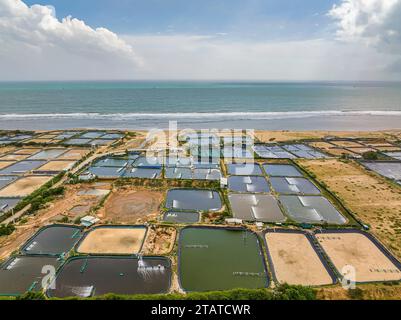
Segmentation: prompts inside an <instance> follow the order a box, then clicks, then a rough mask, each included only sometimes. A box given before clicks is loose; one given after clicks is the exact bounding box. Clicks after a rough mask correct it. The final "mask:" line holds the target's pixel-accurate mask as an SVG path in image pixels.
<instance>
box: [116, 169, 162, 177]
mask: <svg viewBox="0 0 401 320" xmlns="http://www.w3.org/2000/svg"><path fill="white" fill-rule="evenodd" d="M161 174H162V169H161V168H149V167H146V168H141V167H140V168H132V169H130V170H126V171H124V173H123V175H122V176H123V177H124V178H142V179H158V178H160V177H161Z"/></svg>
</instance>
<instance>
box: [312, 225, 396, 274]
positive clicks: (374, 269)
mask: <svg viewBox="0 0 401 320" xmlns="http://www.w3.org/2000/svg"><path fill="white" fill-rule="evenodd" d="M316 237H317V239H318V240H319V243H320V245H321V246H322V248H323V249H324V250H325V251H326V253H327V255H328V256H329V258H330V260H331V261H332V262H333V264H334V266H335V267H336V269H337V270H338V271H339V272H340V273H341V271H342V269H343V268H344V267H345V266H348V265H349V266H353V267H354V268H355V271H356V281H357V282H369V281H395V280H400V279H401V271H400V270H399V269H398V268H397V267H396V266H395V265H394V264H393V263H392V262H391V261H390V259H389V258H387V257H386V256H385V255H384V254H383V253H382V252H381V251H380V250H379V248H378V247H377V246H376V245H375V244H374V243H373V242H372V241H371V240H370V239H369V238H368V237H366V236H365V235H363V234H360V233H348V232H347V233H319V234H317V235H316Z"/></svg>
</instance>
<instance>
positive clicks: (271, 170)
mask: <svg viewBox="0 0 401 320" xmlns="http://www.w3.org/2000/svg"><path fill="white" fill-rule="evenodd" d="M263 169H264V170H265V172H266V174H267V175H268V176H271V177H302V176H303V175H302V173H301V172H300V171H299V170H298V169H297V168H296V167H294V166H292V165H290V164H269V163H266V164H264V165H263Z"/></svg>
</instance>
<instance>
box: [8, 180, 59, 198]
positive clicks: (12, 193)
mask: <svg viewBox="0 0 401 320" xmlns="http://www.w3.org/2000/svg"><path fill="white" fill-rule="evenodd" d="M52 178H53V177H52V176H32V177H23V178H21V179H18V180H16V181H15V182H13V183H12V184H10V185H8V186H7V187H5V188H4V189H2V190H0V197H26V196H28V195H30V194H31V193H32V192H34V191H35V190H36V189H39V188H40V187H41V186H42V185H44V184H45V183H46V182H48V181H50V180H51V179H52Z"/></svg>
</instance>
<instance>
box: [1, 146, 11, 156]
mask: <svg viewBox="0 0 401 320" xmlns="http://www.w3.org/2000/svg"><path fill="white" fill-rule="evenodd" d="M14 150H15V147H10V146H9V147H0V156H1V155H3V154H6V153H8V152H11V151H12V152H14Z"/></svg>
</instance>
